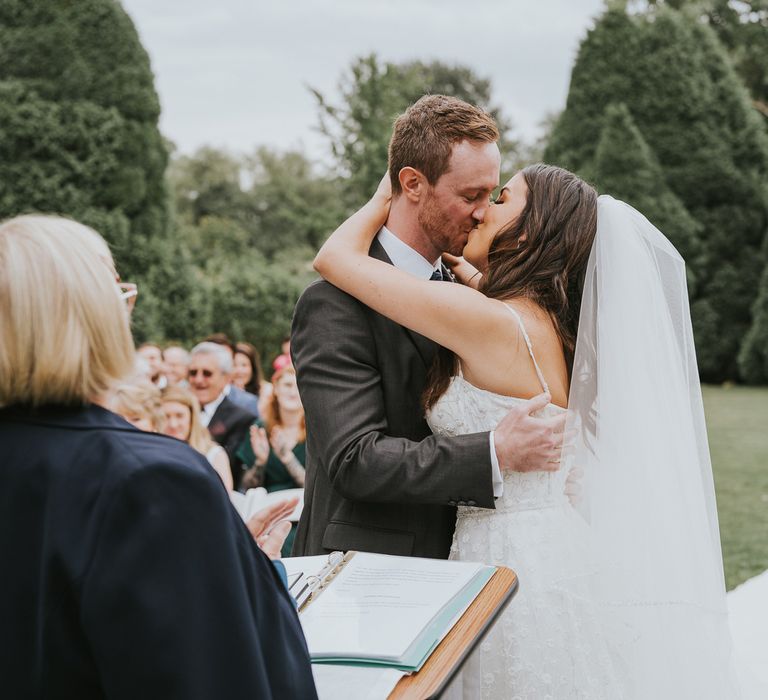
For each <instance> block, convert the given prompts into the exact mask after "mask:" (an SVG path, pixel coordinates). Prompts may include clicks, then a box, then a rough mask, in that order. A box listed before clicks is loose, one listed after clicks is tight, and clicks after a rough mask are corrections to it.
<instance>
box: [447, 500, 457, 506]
mask: <svg viewBox="0 0 768 700" xmlns="http://www.w3.org/2000/svg"><path fill="white" fill-rule="evenodd" d="M448 505H449V506H455V505H456V501H448Z"/></svg>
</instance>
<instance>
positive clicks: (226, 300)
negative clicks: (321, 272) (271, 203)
mask: <svg viewBox="0 0 768 700" xmlns="http://www.w3.org/2000/svg"><path fill="white" fill-rule="evenodd" d="M302 266H303V269H302ZM206 273H207V276H208V278H209V280H210V285H211V286H210V295H211V312H212V318H213V319H214V325H215V330H217V331H223V332H225V333H227V334H228V335H229V336H230V337H231V338H237V339H238V340H247V341H249V342H251V343H253V344H254V345H255V346H256V348H257V349H258V350H259V352H260V354H261V356H262V358H265V359H266V358H268V357H270V356H271V355H273V354H274V353H275V352H276V351H277V349H279V347H280V342H281V341H282V339H283V337H284V336H285V335H287V334H288V333H289V332H290V329H291V318H292V316H293V307H294V306H295V304H296V300H297V299H298V298H299V295H300V294H301V292H302V291H303V289H304V287H306V285H307V284H308V282H309V280H311V279H312V278H313V277H314V274H313V273H312V269H311V266H310V265H309V264H308V263H299V264H297V265H295V266H291V265H285V266H284V265H272V264H269V263H268V261H267V260H266V258H264V256H263V255H261V254H260V253H258V251H253V250H252V251H250V252H249V253H247V254H246V255H243V256H241V257H240V258H238V259H237V260H229V261H224V260H214V261H212V262H211V263H210V264H209V265H208V266H207V268H206Z"/></svg>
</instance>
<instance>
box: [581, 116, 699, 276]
mask: <svg viewBox="0 0 768 700" xmlns="http://www.w3.org/2000/svg"><path fill="white" fill-rule="evenodd" d="M589 179H590V180H591V181H592V182H593V183H594V184H595V185H596V186H597V188H598V189H599V191H600V192H602V193H604V194H610V195H613V196H614V197H616V198H617V199H621V200H623V201H625V202H627V203H628V204H631V205H632V206H633V207H635V208H636V209H637V210H638V211H641V212H642V213H643V214H644V215H645V216H646V217H647V218H648V220H649V221H650V222H651V223H653V224H654V225H655V226H656V227H657V228H659V229H661V230H662V231H664V233H665V234H666V235H667V237H668V238H669V239H670V241H672V244H673V245H674V246H675V247H676V248H677V249H678V251H679V252H680V254H681V255H682V256H683V257H684V258H685V259H686V260H687V261H689V269H691V263H692V261H694V260H695V259H696V258H697V256H698V255H699V254H700V245H699V241H698V237H697V236H698V232H699V230H700V229H701V226H700V225H699V224H698V223H697V222H696V221H695V220H694V219H693V217H691V215H690V214H689V213H688V211H687V210H686V208H685V206H684V205H683V203H682V202H681V201H680V199H679V198H678V197H677V196H676V195H675V194H674V193H673V192H672V190H671V189H670V188H669V186H668V185H667V183H666V180H665V179H664V175H663V172H662V169H661V166H660V165H659V163H658V160H657V159H656V157H655V156H654V154H653V152H652V151H651V149H650V147H649V146H648V144H647V143H646V142H645V139H644V138H643V136H642V134H641V133H640V131H639V130H638V128H637V126H635V123H634V120H633V119H632V115H631V114H630V113H629V110H628V109H627V106H626V105H625V104H623V103H621V104H611V105H608V107H607V108H606V110H605V119H604V124H603V130H602V132H601V134H600V139H599V141H598V143H597V149H596V150H595V157H594V159H593V161H592V165H591V171H590V173H589Z"/></svg>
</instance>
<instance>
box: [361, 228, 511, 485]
mask: <svg viewBox="0 0 768 700" xmlns="http://www.w3.org/2000/svg"><path fill="white" fill-rule="evenodd" d="M376 237H377V239H378V241H379V243H381V246H382V248H384V252H385V253H386V254H387V255H388V256H389V259H390V260H391V261H392V264H393V265H394V266H395V267H396V268H397V269H398V270H403V271H404V272H408V273H410V274H412V275H414V276H415V277H420V278H421V279H425V280H428V279H429V278H430V277H431V276H432V273H433V272H434V271H435V270H440V271H441V272H442V267H441V262H440V258H438V259H437V260H435V261H434V262H430V261H429V260H427V259H426V258H425V257H424V256H423V255H421V254H420V253H417V252H416V251H415V250H414V249H413V248H411V246H409V245H408V244H407V243H403V241H401V240H400V239H399V238H398V237H397V236H396V235H395V234H394V233H392V231H390V230H389V229H388V228H387V227H386V226H382V227H381V231H379V233H378V235H377V236H376ZM489 444H490V448H491V474H492V477H493V495H494V498H501V495H502V494H503V493H504V481H503V480H502V478H501V469H500V468H499V458H498V457H497V456H496V444H495V442H494V438H493V431H491V433H490V440H489Z"/></svg>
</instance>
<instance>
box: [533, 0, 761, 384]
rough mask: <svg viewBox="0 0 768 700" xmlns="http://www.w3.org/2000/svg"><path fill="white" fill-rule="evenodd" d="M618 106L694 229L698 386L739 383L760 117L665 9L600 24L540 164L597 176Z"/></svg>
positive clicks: (757, 246) (704, 33)
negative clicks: (600, 150) (609, 112)
mask: <svg viewBox="0 0 768 700" xmlns="http://www.w3.org/2000/svg"><path fill="white" fill-rule="evenodd" d="M614 102H623V103H624V104H626V106H627V108H628V110H629V112H630V113H631V115H632V118H633V120H634V122H635V125H636V127H637V129H638V131H639V133H640V134H641V135H642V137H643V139H644V140H645V142H646V143H647V145H648V146H649V148H650V149H651V150H652V152H653V154H654V155H655V157H656V158H657V160H658V164H659V166H660V168H661V171H662V175H663V179H664V180H665V184H666V185H667V186H668V187H669V189H670V190H671V191H672V192H673V193H674V194H675V195H676V196H677V197H678V198H679V200H680V201H681V202H682V204H683V205H684V207H685V209H686V210H687V211H688V213H689V214H690V215H691V216H692V217H693V219H694V220H696V222H697V223H698V224H699V225H700V227H701V228H700V233H699V241H700V248H699V250H700V251H701V254H700V255H697V256H696V257H695V258H694V259H693V260H688V263H689V266H690V267H692V268H693V272H694V273H695V276H696V279H697V285H696V287H695V290H694V291H693V296H692V303H691V309H692V313H693V316H694V331H695V333H696V344H697V351H698V358H699V366H700V370H701V373H702V377H703V378H704V379H707V380H715V381H719V380H724V379H735V378H737V377H738V364H737V357H738V354H739V349H740V346H741V343H742V341H743V340H744V337H745V336H746V333H747V330H748V329H749V327H750V325H751V321H752V312H751V307H752V305H753V303H754V300H755V297H756V295H757V289H758V283H759V278H760V274H761V272H762V269H763V267H764V265H765V260H764V256H763V253H762V252H761V250H762V241H763V238H764V236H765V231H766V222H768V195H767V191H768V190H767V188H766V183H767V182H768V135H766V132H765V129H764V127H763V124H762V121H761V118H760V116H759V115H758V113H757V112H756V111H755V110H754V109H753V107H752V105H751V102H750V99H749V97H748V95H747V92H746V90H745V88H744V86H743V85H742V84H741V82H740V81H739V79H738V77H737V76H736V74H735V72H734V70H733V67H732V66H731V64H730V62H729V60H728V57H727V55H726V53H725V50H724V49H723V47H722V46H721V45H720V44H719V42H718V40H717V38H716V37H715V35H714V34H713V32H712V30H711V28H709V27H707V26H705V25H703V24H701V23H699V22H696V21H695V20H693V19H691V18H690V17H688V16H686V15H683V14H681V13H679V12H677V11H674V10H672V9H670V8H661V9H659V10H658V11H655V12H654V13H653V16H652V17H649V16H645V15H641V16H634V17H631V16H629V15H627V14H626V12H625V10H623V9H621V8H620V7H612V8H611V9H609V10H608V11H607V12H606V13H605V14H604V15H603V17H602V18H601V19H600V20H599V21H598V22H597V24H596V26H595V28H594V29H593V30H592V31H591V32H590V33H589V34H588V36H587V37H586V39H585V41H584V42H583V44H582V46H581V48H580V50H579V55H578V58H577V60H576V64H575V66H574V69H573V73H572V77H571V86H570V92H569V95H568V101H567V106H566V109H565V111H564V112H563V114H562V115H561V118H560V120H559V121H558V124H557V125H556V127H555V129H554V131H553V135H552V138H551V141H550V144H549V146H548V149H547V152H546V156H545V157H546V159H547V160H548V161H550V162H554V163H557V164H560V165H563V166H565V167H568V168H570V169H572V170H575V171H577V172H580V173H587V174H588V173H589V172H590V171H591V170H592V169H594V159H595V157H596V152H597V147H598V144H599V142H600V134H601V133H602V130H603V127H604V124H605V121H606V119H607V116H606V108H607V107H608V105H610V104H611V103H614ZM630 186H631V185H630ZM637 187H638V188H639V189H642V187H641V185H640V184H638V185H637ZM669 234H670V237H673V234H672V232H671V231H670V232H669Z"/></svg>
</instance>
